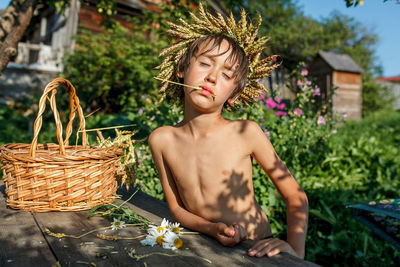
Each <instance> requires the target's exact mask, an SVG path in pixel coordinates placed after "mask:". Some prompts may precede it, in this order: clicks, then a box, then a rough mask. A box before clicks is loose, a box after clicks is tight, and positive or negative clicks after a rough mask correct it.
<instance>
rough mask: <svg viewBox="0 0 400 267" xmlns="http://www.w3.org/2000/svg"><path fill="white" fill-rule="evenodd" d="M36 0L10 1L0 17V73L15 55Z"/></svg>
mask: <svg viewBox="0 0 400 267" xmlns="http://www.w3.org/2000/svg"><path fill="white" fill-rule="evenodd" d="M36 5H37V1H36V0H24V1H22V0H21V1H15V0H14V1H12V2H11V3H10V5H9V6H8V7H7V9H6V10H5V11H4V13H3V15H2V17H1V19H0V74H1V73H2V72H3V70H4V69H5V68H6V66H7V64H8V62H9V61H10V59H12V58H13V57H15V56H16V55H17V51H18V50H17V49H18V48H17V46H18V42H19V41H20V40H21V38H22V36H23V35H24V32H25V30H26V28H27V27H28V25H29V23H30V21H31V18H32V15H33V11H34V10H35V8H36Z"/></svg>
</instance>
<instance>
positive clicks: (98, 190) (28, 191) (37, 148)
mask: <svg viewBox="0 0 400 267" xmlns="http://www.w3.org/2000/svg"><path fill="white" fill-rule="evenodd" d="M60 84H63V85H64V86H65V87H66V88H67V91H68V94H69V106H70V109H71V111H70V114H69V122H68V124H67V128H66V131H65V135H66V137H65V141H64V140H63V137H62V133H63V129H62V124H61V121H60V116H59V113H58V111H57V107H56V100H55V95H56V93H57V87H58V86H59V85H60ZM49 93H51V95H50V98H49V96H48V94H49ZM46 100H49V102H50V107H51V109H52V111H53V114H54V119H55V123H56V126H57V127H56V128H57V140H58V144H45V145H41V144H39V145H38V144H37V138H38V135H39V131H40V129H41V126H42V114H43V112H44V110H45V108H46ZM76 111H77V112H78V115H79V119H80V127H79V129H80V131H83V132H82V145H80V146H69V145H68V139H69V137H70V136H71V132H72V122H73V120H74V118H75V112H76ZM33 130H34V135H33V139H32V143H31V144H7V145H3V146H1V147H0V160H1V161H2V167H1V168H2V170H3V179H4V182H5V185H6V194H7V205H8V206H9V207H11V208H13V209H21V210H26V211H35V212H46V211H78V210H87V209H91V208H92V207H94V206H96V205H99V204H104V203H111V202H112V201H113V199H114V194H115V192H116V189H117V182H116V179H115V172H116V169H117V167H118V163H119V160H120V156H121V155H122V150H121V149H119V148H118V147H110V148H90V147H87V146H86V143H87V139H86V133H85V131H84V130H85V118H84V116H83V112H82V108H81V107H80V105H79V99H78V97H77V96H76V94H75V88H74V87H73V86H72V84H71V83H70V82H69V81H67V80H65V79H63V78H56V79H54V80H53V81H51V82H50V83H49V84H48V85H47V86H46V88H45V90H44V92H43V95H42V97H41V98H40V101H39V112H38V115H37V118H36V120H35V123H34V126H33Z"/></svg>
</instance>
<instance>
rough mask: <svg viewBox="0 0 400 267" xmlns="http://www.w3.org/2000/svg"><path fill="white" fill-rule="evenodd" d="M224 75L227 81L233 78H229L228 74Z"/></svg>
mask: <svg viewBox="0 0 400 267" xmlns="http://www.w3.org/2000/svg"><path fill="white" fill-rule="evenodd" d="M222 75H223V76H224V77H225V78H226V79H228V80H229V79H231V76H229V75H228V74H226V73H222Z"/></svg>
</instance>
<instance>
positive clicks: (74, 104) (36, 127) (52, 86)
mask: <svg viewBox="0 0 400 267" xmlns="http://www.w3.org/2000/svg"><path fill="white" fill-rule="evenodd" d="M60 84H63V85H64V86H65V87H66V88H67V91H68V94H69V107H70V110H71V111H70V114H69V122H68V124H67V128H66V130H65V141H63V137H62V134H63V129H62V123H61V120H60V115H59V113H58V111H57V106H56V98H55V95H56V93H57V87H58V86H59V85H60ZM50 92H51V96H50V98H49V97H48V94H49V93H50ZM46 100H49V102H50V107H51V110H52V111H53V114H54V120H55V123H56V128H57V140H58V144H59V150H60V155H65V146H68V140H69V137H70V136H71V133H72V122H73V120H74V118H75V111H78V115H79V130H80V131H82V145H83V146H86V142H87V137H86V131H85V117H84V116H83V111H82V108H81V106H80V105H79V99H78V97H77V96H76V93H75V88H74V86H73V85H72V84H71V83H70V82H69V81H68V80H66V79H64V78H55V79H54V80H52V81H51V82H50V83H49V84H47V86H46V88H45V89H44V91H43V95H42V97H41V98H40V100H39V111H38V114H37V117H36V120H35V123H34V124H33V139H32V143H31V146H30V149H29V155H30V156H31V157H35V154H36V148H37V139H38V136H39V132H40V129H41V128H42V115H43V113H44V110H45V108H46Z"/></svg>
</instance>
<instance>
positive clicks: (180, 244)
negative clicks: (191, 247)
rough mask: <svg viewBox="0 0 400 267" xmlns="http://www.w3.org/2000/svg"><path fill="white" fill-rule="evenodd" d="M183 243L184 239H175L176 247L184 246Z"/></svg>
mask: <svg viewBox="0 0 400 267" xmlns="http://www.w3.org/2000/svg"><path fill="white" fill-rule="evenodd" d="M182 244H183V241H182V239H180V238H177V239H175V240H174V246H175V247H176V248H180V247H182Z"/></svg>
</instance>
